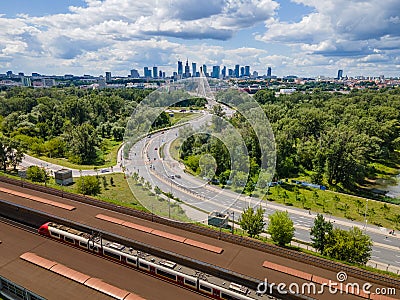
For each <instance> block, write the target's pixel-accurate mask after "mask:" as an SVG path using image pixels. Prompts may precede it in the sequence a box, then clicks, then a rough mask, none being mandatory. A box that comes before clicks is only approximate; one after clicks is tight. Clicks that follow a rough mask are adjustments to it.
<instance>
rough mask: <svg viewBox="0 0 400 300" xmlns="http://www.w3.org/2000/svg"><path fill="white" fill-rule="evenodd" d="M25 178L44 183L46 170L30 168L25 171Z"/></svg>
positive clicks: (35, 167) (36, 167)
mask: <svg viewBox="0 0 400 300" xmlns="http://www.w3.org/2000/svg"><path fill="white" fill-rule="evenodd" d="M26 178H27V179H29V180H32V181H34V182H45V180H46V170H45V169H43V168H40V167H38V166H30V167H28V169H27V170H26Z"/></svg>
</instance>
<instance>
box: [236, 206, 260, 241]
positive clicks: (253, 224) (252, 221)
mask: <svg viewBox="0 0 400 300" xmlns="http://www.w3.org/2000/svg"><path fill="white" fill-rule="evenodd" d="M239 225H240V227H241V228H242V229H243V230H245V231H246V232H247V234H248V235H249V236H250V237H255V236H258V235H259V234H260V233H261V232H262V231H263V229H264V225H265V222H264V209H262V208H261V207H258V208H257V211H254V208H253V207H248V208H246V209H244V210H243V213H242V215H241V216H240V218H239Z"/></svg>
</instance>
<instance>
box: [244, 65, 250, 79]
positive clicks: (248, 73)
mask: <svg viewBox="0 0 400 300" xmlns="http://www.w3.org/2000/svg"><path fill="white" fill-rule="evenodd" d="M244 76H247V77H250V66H245V67H244Z"/></svg>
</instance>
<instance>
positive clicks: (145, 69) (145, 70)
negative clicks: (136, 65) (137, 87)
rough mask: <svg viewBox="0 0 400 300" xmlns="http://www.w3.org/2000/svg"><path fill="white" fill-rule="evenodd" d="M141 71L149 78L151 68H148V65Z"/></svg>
mask: <svg viewBox="0 0 400 300" xmlns="http://www.w3.org/2000/svg"><path fill="white" fill-rule="evenodd" d="M143 71H144V77H146V78H151V70H149V68H148V67H144V68H143Z"/></svg>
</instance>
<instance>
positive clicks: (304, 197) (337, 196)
mask: <svg viewBox="0 0 400 300" xmlns="http://www.w3.org/2000/svg"><path fill="white" fill-rule="evenodd" d="M267 200H268V201H274V202H277V203H282V204H285V205H287V206H294V207H298V208H304V209H311V211H313V212H319V213H324V214H325V215H333V216H337V217H343V218H347V219H349V220H355V221H359V222H364V220H365V213H366V209H367V213H366V215H367V221H368V224H374V225H377V226H383V227H386V228H397V229H400V206H398V205H394V204H389V203H384V202H381V201H376V200H372V199H369V200H368V207H366V204H367V199H366V198H361V197H357V196H352V195H346V194H341V193H336V192H333V191H329V190H326V191H322V190H317V189H312V188H306V187H301V186H296V185H292V184H286V183H285V184H282V185H281V186H274V187H271V188H270V190H269V195H268V197H267Z"/></svg>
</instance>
